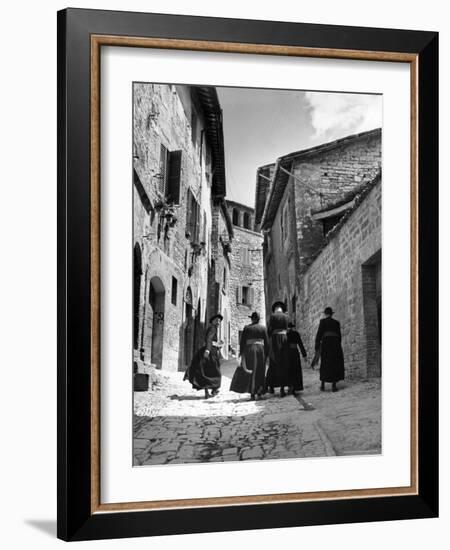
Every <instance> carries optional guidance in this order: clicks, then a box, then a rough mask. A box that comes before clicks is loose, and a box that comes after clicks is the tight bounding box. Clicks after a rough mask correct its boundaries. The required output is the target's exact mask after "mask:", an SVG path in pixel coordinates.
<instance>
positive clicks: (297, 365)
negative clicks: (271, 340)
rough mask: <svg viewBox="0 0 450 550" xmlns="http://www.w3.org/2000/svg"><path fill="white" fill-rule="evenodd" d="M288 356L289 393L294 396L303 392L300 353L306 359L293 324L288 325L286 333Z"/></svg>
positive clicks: (300, 340)
mask: <svg viewBox="0 0 450 550" xmlns="http://www.w3.org/2000/svg"><path fill="white" fill-rule="evenodd" d="M287 343H288V348H289V351H288V354H289V391H290V393H292V394H293V395H296V394H297V392H298V391H302V390H303V372H302V362H301V360H300V353H301V354H302V356H303V358H304V359H306V350H305V346H304V345H303V342H302V339H301V336H300V334H299V332H297V331H296V330H295V325H294V323H289V325H288V332H287Z"/></svg>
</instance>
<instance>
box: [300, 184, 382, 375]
mask: <svg viewBox="0 0 450 550" xmlns="http://www.w3.org/2000/svg"><path fill="white" fill-rule="evenodd" d="M380 268H381V180H380V178H377V180H376V181H375V183H374V185H373V187H372V188H371V189H370V191H369V192H368V193H367V195H366V196H365V197H364V198H363V199H362V200H361V202H360V203H359V204H358V205H357V207H356V208H355V210H354V211H353V212H351V214H350V215H349V217H348V219H346V220H345V222H344V223H342V225H339V226H337V228H336V229H335V230H334V231H333V232H332V233H331V234H330V235H329V236H328V243H327V244H326V245H325V247H324V248H323V249H322V250H321V251H320V253H319V254H318V256H317V257H316V258H315V259H314V260H313V261H312V263H311V265H310V266H309V268H308V269H307V270H306V271H305V273H304V276H303V278H302V283H303V284H302V293H301V296H302V300H301V303H300V318H301V330H302V333H303V337H304V340H305V344H306V345H307V347H308V349H310V350H313V349H314V337H315V331H316V330H317V325H318V320H319V319H320V318H321V317H322V316H323V315H322V312H323V308H324V306H326V305H331V307H332V308H333V309H334V310H335V311H336V314H335V316H336V318H337V319H338V320H339V321H340V323H341V332H342V347H343V350H344V358H345V368H346V376H348V377H349V378H352V377H358V376H364V377H366V376H379V375H380V369H381V343H380V339H379V338H380V335H379V327H378V326H377V321H378V319H377V315H378V312H377V295H376V294H377V281H376V278H377V277H379V276H380V274H381V269H380ZM378 288H379V289H380V290H381V288H380V282H378Z"/></svg>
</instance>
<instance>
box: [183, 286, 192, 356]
mask: <svg viewBox="0 0 450 550" xmlns="http://www.w3.org/2000/svg"><path fill="white" fill-rule="evenodd" d="M192 310H193V307H192V290H191V288H190V287H187V289H186V295H185V298H184V319H185V321H184V364H185V365H186V366H188V365H190V363H191V361H192V355H193V353H194V318H193V317H192Z"/></svg>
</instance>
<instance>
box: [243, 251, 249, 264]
mask: <svg viewBox="0 0 450 550" xmlns="http://www.w3.org/2000/svg"><path fill="white" fill-rule="evenodd" d="M241 262H242V265H250V250H249V249H248V248H241Z"/></svg>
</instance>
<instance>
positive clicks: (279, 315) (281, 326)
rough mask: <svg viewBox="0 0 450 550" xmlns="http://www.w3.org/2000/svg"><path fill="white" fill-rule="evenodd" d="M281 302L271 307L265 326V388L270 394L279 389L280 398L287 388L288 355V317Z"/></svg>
mask: <svg viewBox="0 0 450 550" xmlns="http://www.w3.org/2000/svg"><path fill="white" fill-rule="evenodd" d="M285 311H286V306H285V305H284V303H283V302H275V303H274V304H273V305H272V315H271V316H270V318H269V323H268V325H267V334H268V336H269V342H270V353H269V369H268V370H267V376H266V387H267V389H268V391H269V392H270V393H274V388H278V387H279V388H280V396H281V397H284V396H285V395H286V393H285V391H284V388H285V386H289V353H288V346H287V328H288V323H289V320H288V316H287V315H286V313H285Z"/></svg>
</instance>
